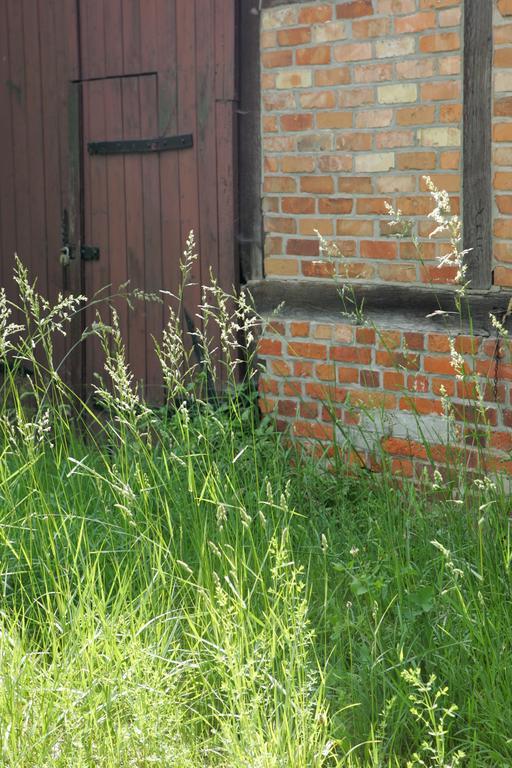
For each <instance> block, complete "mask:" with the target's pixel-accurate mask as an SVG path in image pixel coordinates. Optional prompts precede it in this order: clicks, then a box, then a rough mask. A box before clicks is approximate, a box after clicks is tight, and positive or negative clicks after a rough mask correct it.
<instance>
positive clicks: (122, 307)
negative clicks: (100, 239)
mask: <svg viewBox="0 0 512 768" xmlns="http://www.w3.org/2000/svg"><path fill="white" fill-rule="evenodd" d="M103 87H104V89H105V135H104V138H105V139H108V140H114V139H118V138H122V136H123V101H122V92H121V80H120V79H119V78H112V79H108V80H105V81H104V82H103ZM106 164H107V186H108V230H109V232H108V242H109V251H108V253H105V254H102V258H104V259H105V260H106V261H108V265H109V281H110V283H111V285H112V292H113V293H116V292H117V291H118V290H119V287H120V286H121V285H122V284H123V283H126V282H127V280H128V268H127V263H126V207H125V185H126V179H125V173H124V158H123V156H122V155H110V156H108V157H107V158H106ZM115 306H116V308H117V311H118V313H119V326H120V329H121V333H122V335H123V339H124V342H125V344H126V345H127V346H128V344H129V308H128V305H127V303H126V301H125V300H121V301H116V302H115Z"/></svg>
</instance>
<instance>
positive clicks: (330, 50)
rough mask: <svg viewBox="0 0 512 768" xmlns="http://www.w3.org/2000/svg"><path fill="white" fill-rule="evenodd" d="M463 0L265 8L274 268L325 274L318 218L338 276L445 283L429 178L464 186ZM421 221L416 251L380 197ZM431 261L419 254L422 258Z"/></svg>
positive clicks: (355, 0)
mask: <svg viewBox="0 0 512 768" xmlns="http://www.w3.org/2000/svg"><path fill="white" fill-rule="evenodd" d="M461 33H462V30H461V2H460V0H349V1H348V2H336V1H335V0H333V1H331V2H326V3H316V4H312V5H301V4H298V5H292V6H284V7H279V8H274V9H269V10H266V11H264V12H263V14H262V19H261V49H262V54H261V59H262V90H263V92H262V131H263V162H264V180H263V194H264V197H263V208H264V212H265V231H266V243H265V254H266V257H265V274H266V275H267V276H268V277H279V278H292V279H293V278H297V277H308V278H315V277H316V278H322V277H325V276H326V275H327V274H330V272H331V268H332V266H331V265H330V264H322V263H319V262H318V243H317V238H316V236H315V230H318V231H319V232H320V233H321V234H323V235H325V236H326V237H330V238H336V239H337V241H338V244H339V246H340V248H341V250H342V252H343V254H344V256H345V257H346V259H345V260H344V262H343V264H342V265H339V266H340V269H341V270H342V271H343V275H348V276H349V277H350V278H352V279H357V280H361V281H366V282H367V281H391V282H406V283H411V282H432V281H434V282H449V281H451V280H452V279H453V277H454V269H453V268H451V267H446V268H443V269H438V268H437V265H436V262H435V258H436V256H438V255H439V254H440V253H441V252H442V250H443V244H442V243H441V242H439V241H435V242H433V241H431V240H430V241H429V240H428V234H429V232H430V231H431V230H432V224H431V222H430V221H428V220H425V214H426V213H427V212H428V211H429V210H430V209H431V201H430V199H429V197H428V194H427V192H426V189H425V184H424V182H423V180H422V175H423V174H427V173H428V174H430V176H431V177H432V179H433V180H434V182H435V183H436V184H437V185H438V186H439V187H441V188H442V189H446V190H447V191H449V192H450V193H451V194H452V203H453V206H454V210H457V207H458V202H459V200H458V193H459V190H460V186H461V174H460V144H461V93H462V81H461ZM385 201H389V202H391V203H392V205H393V206H394V207H395V208H400V209H401V210H402V212H403V214H404V216H406V217H407V218H412V219H413V220H416V221H417V222H418V227H419V234H420V236H421V241H422V253H421V257H419V256H418V254H417V253H416V251H415V249H414V248H412V247H411V245H410V243H403V244H401V245H399V244H398V243H396V241H394V240H390V239H389V237H388V223H387V219H386V210H385V207H384V202H385ZM422 261H423V262H424V263H423V264H422V263H421V262H422Z"/></svg>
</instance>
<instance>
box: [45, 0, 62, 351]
mask: <svg viewBox="0 0 512 768" xmlns="http://www.w3.org/2000/svg"><path fill="white" fill-rule="evenodd" d="M53 10H54V8H53V3H51V2H49V3H47V4H41V5H40V15H39V33H40V38H41V43H42V44H41V56H40V71H41V90H42V99H41V113H42V128H43V132H42V143H43V161H44V200H45V219H46V259H47V262H48V297H49V299H50V300H51V301H55V299H56V298H57V295H58V293H59V292H60V291H62V288H63V284H64V280H63V268H62V266H61V265H60V262H59V256H58V254H59V250H60V247H61V217H62V206H61V202H62V201H61V195H60V190H61V174H60V141H61V132H60V121H61V119H62V115H61V113H60V112H59V86H60V83H59V80H60V77H59V73H58V70H57V55H56V50H57V48H56V43H57V41H56V39H55V21H54V16H53ZM64 341H65V339H64V337H60V339H59V340H58V342H60V347H61V352H62V353H63V352H64V343H63V342H64Z"/></svg>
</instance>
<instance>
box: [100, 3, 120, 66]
mask: <svg viewBox="0 0 512 768" xmlns="http://www.w3.org/2000/svg"><path fill="white" fill-rule="evenodd" d="M103 21H104V24H105V36H106V38H107V40H108V44H107V45H106V46H105V69H104V71H103V72H102V73H101V76H102V77H116V76H119V75H122V74H123V72H124V70H123V36H122V29H123V9H122V0H108V3H105V4H104V16H103Z"/></svg>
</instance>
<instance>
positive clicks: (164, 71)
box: [157, 0, 183, 323]
mask: <svg viewBox="0 0 512 768" xmlns="http://www.w3.org/2000/svg"><path fill="white" fill-rule="evenodd" d="M158 18H159V25H158V29H157V35H158V37H157V54H158V60H157V68H158V133H159V135H160V136H174V135H176V134H177V133H178V116H177V101H178V86H177V64H176V47H177V40H176V0H159V3H158ZM179 188H180V177H179V153H178V152H163V153H162V154H161V155H160V199H161V233H162V255H163V258H162V261H163V263H162V289H163V290H164V291H167V292H168V293H174V294H176V293H177V292H178V286H179V281H180V270H179V259H180V255H181V252H182V248H183V243H182V240H181V231H180V199H179ZM169 304H173V305H174V309H175V311H176V303H175V302H173V301H172V299H171V298H170V297H169V296H168V295H167V296H165V298H164V318H163V319H164V323H166V322H167V321H168V312H167V311H166V307H167V306H168V305H169Z"/></svg>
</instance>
